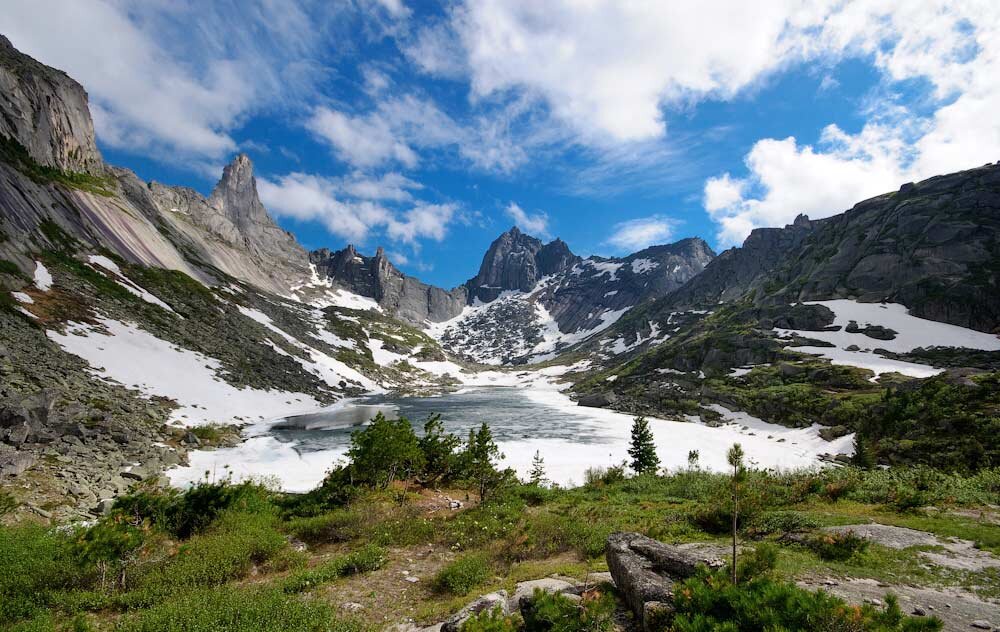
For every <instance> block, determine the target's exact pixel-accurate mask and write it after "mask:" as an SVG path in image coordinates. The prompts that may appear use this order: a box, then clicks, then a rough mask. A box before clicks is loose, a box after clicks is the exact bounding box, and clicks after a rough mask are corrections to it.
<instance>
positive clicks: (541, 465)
mask: <svg viewBox="0 0 1000 632" xmlns="http://www.w3.org/2000/svg"><path fill="white" fill-rule="evenodd" d="M546 480H547V479H546V478H545V459H543V458H542V453H541V452H540V451H538V450H535V458H533V459H532V460H531V479H530V482H531V484H532V485H539V486H541V485H544V484H545V483H546Z"/></svg>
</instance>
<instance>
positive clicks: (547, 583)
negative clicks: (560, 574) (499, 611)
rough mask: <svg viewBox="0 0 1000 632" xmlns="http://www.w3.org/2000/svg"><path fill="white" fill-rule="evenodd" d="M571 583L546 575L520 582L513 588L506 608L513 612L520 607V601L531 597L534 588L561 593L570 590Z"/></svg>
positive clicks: (571, 587)
mask: <svg viewBox="0 0 1000 632" xmlns="http://www.w3.org/2000/svg"><path fill="white" fill-rule="evenodd" d="M572 589H573V584H571V583H569V582H568V581H565V580H562V579H555V578H552V577H546V578H544V579H536V580H533V581H529V582H521V583H519V584H518V585H517V586H516V587H515V588H514V596H513V597H511V598H510V601H508V602H507V609H508V610H509V611H510V612H514V611H515V610H518V609H520V608H521V603H522V602H523V601H527V600H529V599H531V597H532V596H533V595H534V594H535V591H536V590H541V591H543V592H547V593H561V592H565V591H567V590H572Z"/></svg>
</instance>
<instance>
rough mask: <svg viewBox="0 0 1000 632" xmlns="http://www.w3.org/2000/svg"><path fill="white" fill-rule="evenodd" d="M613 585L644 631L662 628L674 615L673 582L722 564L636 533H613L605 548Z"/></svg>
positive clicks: (713, 559)
mask: <svg viewBox="0 0 1000 632" xmlns="http://www.w3.org/2000/svg"><path fill="white" fill-rule="evenodd" d="M605 557H606V558H607V561H608V570H610V571H611V576H612V577H613V578H614V580H615V586H617V587H618V590H619V591H621V592H622V594H623V595H624V596H625V601H626V602H627V603H628V605H629V607H631V608H632V611H633V612H634V613H635V616H636V617H637V618H638V620H639V623H640V625H641V626H642V629H643V630H647V631H650V632H651V631H652V630H659V629H663V628H662V626H663V625H664V624H666V623H668V622H669V620H670V618H671V617H672V616H673V612H674V608H673V600H674V593H673V586H674V582H675V581H676V580H681V579H685V578H688V577H691V576H692V575H694V574H695V572H696V571H697V569H698V567H699V566H701V565H705V566H709V567H718V566H720V565H721V562H720V561H719V560H717V559H715V558H705V557H704V556H700V555H698V554H696V553H693V552H691V551H689V550H685V549H682V548H680V547H676V546H670V545H668V544H663V543H662V542H658V541H656V540H653V539H651V538H647V537H646V536H644V535H642V534H639V533H612V534H611V535H609V536H608V541H607V545H606V547H605Z"/></svg>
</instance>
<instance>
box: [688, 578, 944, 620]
mask: <svg viewBox="0 0 1000 632" xmlns="http://www.w3.org/2000/svg"><path fill="white" fill-rule="evenodd" d="M674 594H675V597H674V606H675V608H676V609H677V614H676V616H675V618H674V623H673V627H672V630H674V631H675V632H719V631H722V632H737V631H738V632H777V631H781V630H829V631H840V630H852V631H853V630H858V631H871V632H931V631H934V630H940V629H941V627H942V624H941V621H940V620H938V619H937V618H935V617H907V616H904V615H903V613H902V612H901V611H900V609H899V605H898V603H897V602H896V600H895V598H893V597H892V596H891V595H890V596H888V597H887V598H886V605H885V608H884V609H882V610H877V609H875V608H874V607H873V606H871V605H868V604H866V605H864V606H862V607H860V608H858V607H855V606H850V605H848V604H846V603H844V602H843V601H842V600H840V599H838V598H836V597H834V596H832V595H829V594H827V593H825V592H823V591H819V592H811V591H808V590H805V589H802V588H799V587H798V586H795V585H794V584H792V583H789V582H784V581H779V580H775V579H773V578H770V577H766V576H765V577H757V578H754V579H751V580H749V581H746V582H742V583H740V584H738V585H734V584H733V583H732V582H731V581H730V579H729V578H728V576H727V575H726V573H725V572H718V571H716V572H708V571H702V572H700V573H699V574H698V575H696V576H695V577H692V578H690V579H687V580H685V581H683V582H681V583H679V584H677V585H675V587H674Z"/></svg>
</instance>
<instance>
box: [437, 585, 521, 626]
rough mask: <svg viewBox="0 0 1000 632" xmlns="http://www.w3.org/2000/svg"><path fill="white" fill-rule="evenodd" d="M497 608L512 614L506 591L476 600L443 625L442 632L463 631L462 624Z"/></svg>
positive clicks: (499, 591) (504, 612)
mask: <svg viewBox="0 0 1000 632" xmlns="http://www.w3.org/2000/svg"><path fill="white" fill-rule="evenodd" d="M495 608H499V609H500V611H501V612H502V613H503V614H505V615H507V614H510V610H509V609H508V608H507V591H506V590H498V591H496V592H492V593H489V594H487V595H483V596H482V597H480V598H479V599H476V600H475V601H473V602H472V603H470V604H469V605H467V606H465V607H464V608H462V609H461V610H459V611H458V612H456V613H455V614H453V615H452V616H451V618H450V619H448V620H447V621H445V622H444V623H443V624H442V625H441V632H458V631H459V630H461V629H462V624H463V623H465V622H466V621H467V620H468V619H469V618H470V617H472V616H473V615H477V614H479V613H480V612H487V611H489V610H493V609H495Z"/></svg>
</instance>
